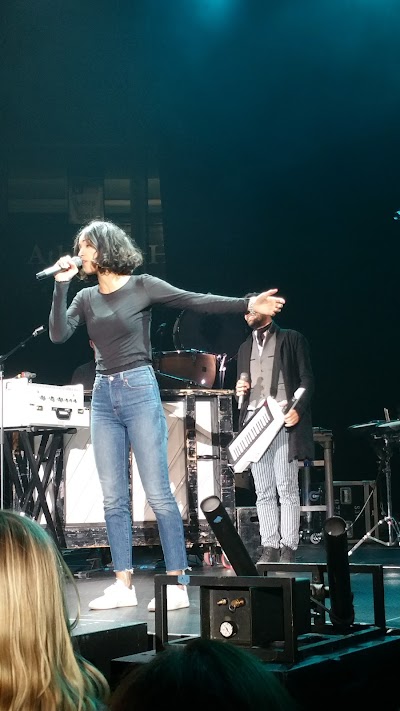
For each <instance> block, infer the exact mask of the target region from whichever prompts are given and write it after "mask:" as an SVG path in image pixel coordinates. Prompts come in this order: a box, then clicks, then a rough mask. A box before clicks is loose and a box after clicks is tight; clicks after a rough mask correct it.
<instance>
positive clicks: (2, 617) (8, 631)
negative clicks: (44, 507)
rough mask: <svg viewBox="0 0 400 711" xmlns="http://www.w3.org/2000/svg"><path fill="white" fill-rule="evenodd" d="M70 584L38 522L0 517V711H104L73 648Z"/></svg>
mask: <svg viewBox="0 0 400 711" xmlns="http://www.w3.org/2000/svg"><path fill="white" fill-rule="evenodd" d="M66 577H67V578H70V580H71V582H72V584H73V585H75V583H74V581H73V577H72V575H71V573H70V571H69V569H68V567H67V566H66V564H65V562H64V560H63V558H62V556H61V554H60V553H59V551H58V548H57V546H56V544H55V543H54V541H53V539H52V538H51V537H50V535H49V534H48V533H47V532H46V531H45V529H44V528H43V527H42V526H41V525H40V524H38V523H36V521H33V520H31V519H30V518H28V517H27V516H23V515H20V514H18V513H16V512H13V511H5V510H1V511H0V638H1V654H0V711H94V710H98V709H104V708H106V706H105V704H106V703H107V702H108V695H109V688H108V684H107V681H106V680H105V678H104V677H103V675H102V674H101V673H100V672H99V671H98V670H97V669H95V667H93V666H92V665H91V664H89V663H88V662H87V661H86V660H85V659H83V658H82V657H80V655H78V654H77V653H76V652H75V651H74V648H73V644H72V639H71V630H72V628H73V627H74V625H75V624H76V623H77V619H76V620H75V621H74V622H73V623H72V624H70V622H69V617H68V611H67V605H66V600H65V592H64V584H65V580H66Z"/></svg>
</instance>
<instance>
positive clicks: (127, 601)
mask: <svg viewBox="0 0 400 711" xmlns="http://www.w3.org/2000/svg"><path fill="white" fill-rule="evenodd" d="M134 605H137V597H136V592H135V587H134V586H133V585H132V587H130V588H127V587H126V585H124V584H123V582H122V580H116V581H115V583H113V584H112V585H109V586H108V588H106V589H105V590H104V595H102V596H101V597H96V599H95V600H92V601H91V602H89V609H90V610H112V609H113V608H114V607H134Z"/></svg>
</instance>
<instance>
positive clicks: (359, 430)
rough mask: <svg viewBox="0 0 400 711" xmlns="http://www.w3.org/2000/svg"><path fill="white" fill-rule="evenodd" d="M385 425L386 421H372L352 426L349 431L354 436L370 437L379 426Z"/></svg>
mask: <svg viewBox="0 0 400 711" xmlns="http://www.w3.org/2000/svg"><path fill="white" fill-rule="evenodd" d="M381 424H385V421H384V420H371V421H370V422H365V423H363V424H360V425H350V427H348V428H347V429H348V430H349V432H351V434H354V435H369V434H372V433H373V432H375V430H376V428H377V427H378V425H381Z"/></svg>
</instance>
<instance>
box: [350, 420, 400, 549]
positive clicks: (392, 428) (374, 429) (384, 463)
mask: <svg viewBox="0 0 400 711" xmlns="http://www.w3.org/2000/svg"><path fill="white" fill-rule="evenodd" d="M348 430H349V432H350V433H351V434H352V435H355V436H359V435H361V436H368V437H371V438H372V442H373V445H374V449H375V450H376V452H377V455H378V462H379V475H381V474H383V476H384V478H385V488H386V508H387V511H386V515H385V516H383V517H382V518H381V519H380V520H379V521H378V522H377V523H376V524H375V525H374V526H373V528H371V530H370V531H367V533H366V534H365V535H364V536H363V537H362V538H361V539H360V540H359V541H358V542H357V543H356V544H355V546H353V548H352V549H351V550H350V551H349V553H348V554H349V556H350V555H351V554H352V553H353V552H354V551H355V550H356V549H357V548H358V547H359V546H360V545H361V544H362V543H364V541H366V540H370V541H375V542H376V543H380V544H381V545H383V546H396V545H400V527H399V524H398V522H397V520H396V519H395V518H394V516H393V513H392V470H391V464H390V462H391V459H392V456H393V451H394V448H395V447H396V446H398V444H399V442H400V420H371V421H370V422H366V423H365V424H361V425H351V427H349V428H348ZM384 523H386V524H387V529H388V540H387V541H382V540H381V539H379V538H375V537H374V536H373V535H372V534H373V533H374V531H376V530H377V529H378V528H379V526H381V525H382V524H384Z"/></svg>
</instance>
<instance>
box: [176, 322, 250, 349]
mask: <svg viewBox="0 0 400 711" xmlns="http://www.w3.org/2000/svg"><path fill="white" fill-rule="evenodd" d="M247 335H248V328H247V325H246V322H245V320H244V318H243V314H198V313H196V312H194V311H181V313H180V314H179V316H178V318H177V319H176V321H175V325H174V329H173V341H174V346H175V348H176V349H178V350H179V349H191V348H194V349H196V350H200V351H206V352H208V353H215V354H219V355H222V354H224V353H226V354H227V355H228V356H229V357H230V358H232V357H233V356H235V355H236V353H237V352H238V349H239V346H240V344H241V343H243V341H244V340H245V339H246V337H247Z"/></svg>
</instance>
